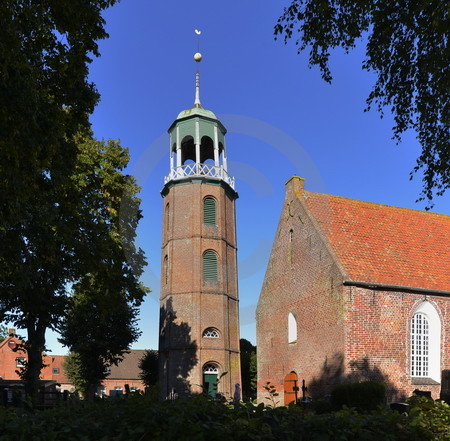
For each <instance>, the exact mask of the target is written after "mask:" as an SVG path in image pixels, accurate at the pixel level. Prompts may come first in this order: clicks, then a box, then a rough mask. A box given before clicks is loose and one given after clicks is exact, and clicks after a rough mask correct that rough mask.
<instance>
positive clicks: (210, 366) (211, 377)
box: [203, 361, 219, 397]
mask: <svg viewBox="0 0 450 441" xmlns="http://www.w3.org/2000/svg"><path fill="white" fill-rule="evenodd" d="M218 380H219V365H218V364H217V363H214V362H212V361H210V362H208V363H206V364H205V365H204V366H203V392H204V393H205V394H208V395H209V396H211V397H215V396H216V394H217V383H218Z"/></svg>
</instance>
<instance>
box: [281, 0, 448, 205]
mask: <svg viewBox="0 0 450 441" xmlns="http://www.w3.org/2000/svg"><path fill="white" fill-rule="evenodd" d="M449 29H450V11H449V8H448V4H447V3H446V2H442V1H440V0H435V1H416V2H413V1H407V0H401V1H397V2H392V1H389V0H382V1H375V0H357V1H348V0H335V1H332V0H293V1H292V3H291V5H290V6H289V7H288V8H286V9H285V10H284V13H283V15H282V16H281V17H280V18H279V20H278V23H277V25H276V26H275V35H279V36H283V37H284V41H285V42H287V41H288V40H289V39H291V38H296V39H297V40H296V44H297V45H298V48H299V49H298V51H299V52H301V51H303V50H305V49H307V48H309V65H310V66H314V65H318V66H319V68H320V70H321V73H322V77H323V79H324V80H325V81H327V82H331V79H332V76H331V72H330V69H329V65H328V62H329V58H330V52H331V50H332V49H334V48H337V47H341V48H343V49H344V50H345V51H346V52H348V51H350V50H351V49H352V48H354V47H355V46H356V44H357V43H358V41H367V46H366V58H365V60H364V62H363V66H362V67H363V69H365V70H368V71H374V72H375V73H376V74H377V80H376V83H375V85H374V87H373V90H372V92H371V93H370V95H369V97H368V98H367V104H368V109H369V108H370V107H371V105H372V104H375V105H376V106H377V108H378V110H379V111H380V112H381V115H383V110H384V108H386V107H388V108H390V110H391V111H392V114H393V116H394V120H395V125H394V127H393V133H394V139H395V140H396V141H397V142H399V141H400V140H401V136H402V134H403V133H404V132H405V131H407V130H408V129H414V130H415V132H416V133H417V138H418V141H419V142H420V144H421V146H422V153H421V154H420V156H419V158H418V159H417V165H416V167H415V168H414V171H413V172H412V174H413V173H414V172H417V171H419V170H422V171H423V189H422V195H421V198H420V199H427V200H428V203H429V204H430V203H431V200H432V198H433V196H434V195H442V194H443V193H444V192H445V191H446V190H447V189H448V188H449V187H450V99H449V98H450V96H449V95H450V51H449V45H448V43H449V32H448V30H449ZM412 174H411V177H412Z"/></svg>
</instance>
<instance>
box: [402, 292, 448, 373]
mask: <svg viewBox="0 0 450 441" xmlns="http://www.w3.org/2000/svg"><path fill="white" fill-rule="evenodd" d="M410 351H411V376H412V377H422V378H423V377H425V378H431V379H433V380H435V381H440V374H441V366H440V364H441V359H440V353H441V320H440V317H439V314H438V312H437V311H436V308H435V307H434V306H433V305H432V304H431V303H430V302H428V301H425V302H422V303H421V304H420V305H419V307H418V308H416V310H415V311H414V314H413V315H412V317H411V334H410Z"/></svg>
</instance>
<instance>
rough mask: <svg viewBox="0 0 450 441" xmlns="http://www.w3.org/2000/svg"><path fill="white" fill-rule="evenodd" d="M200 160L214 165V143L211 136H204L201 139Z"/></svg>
mask: <svg viewBox="0 0 450 441" xmlns="http://www.w3.org/2000/svg"><path fill="white" fill-rule="evenodd" d="M200 162H201V163H202V164H212V165H214V143H213V140H212V139H211V138H210V137H209V136H203V137H202V139H201V142H200Z"/></svg>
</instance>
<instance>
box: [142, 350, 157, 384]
mask: <svg viewBox="0 0 450 441" xmlns="http://www.w3.org/2000/svg"><path fill="white" fill-rule="evenodd" d="M158 363H159V359H158V351H155V350H147V351H145V355H144V356H143V357H142V358H141V359H140V361H139V369H140V370H141V373H140V378H141V380H142V381H143V382H144V384H145V386H146V387H151V386H155V385H156V383H157V382H158V372H159V366H158Z"/></svg>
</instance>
